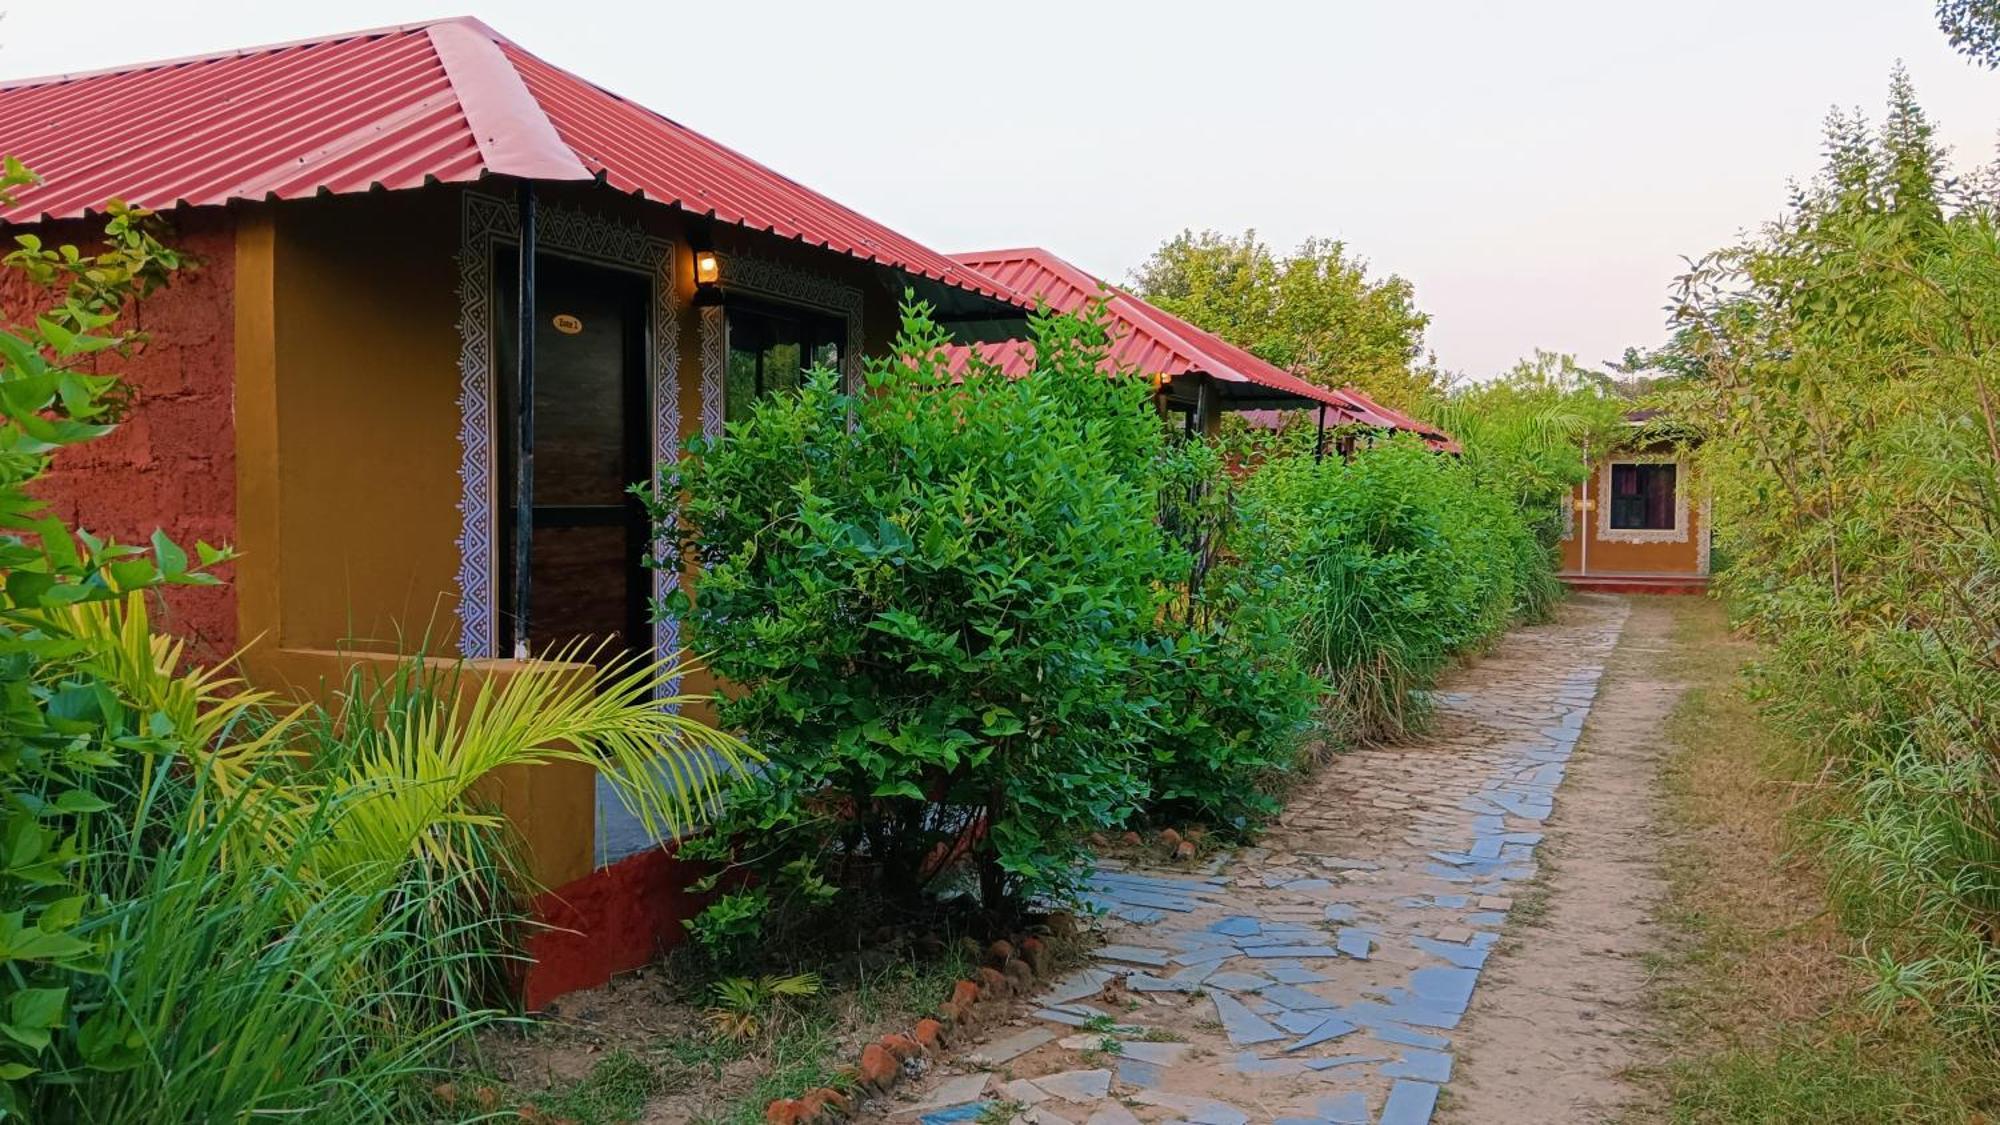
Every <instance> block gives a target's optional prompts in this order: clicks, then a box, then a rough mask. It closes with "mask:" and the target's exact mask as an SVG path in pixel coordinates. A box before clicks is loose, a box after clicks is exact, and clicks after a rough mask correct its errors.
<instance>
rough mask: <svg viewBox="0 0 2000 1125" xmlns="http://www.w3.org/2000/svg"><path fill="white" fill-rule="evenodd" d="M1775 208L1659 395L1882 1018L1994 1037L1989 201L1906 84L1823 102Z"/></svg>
mask: <svg viewBox="0 0 2000 1125" xmlns="http://www.w3.org/2000/svg"><path fill="white" fill-rule="evenodd" d="M1826 151H1827V162H1826V166H1825V169H1824V170H1823V171H1822V173H1821V174H1820V175H1819V176H1818V177H1817V178H1816V179H1815V180H1814V181H1812V182H1811V183H1809V184H1806V185H1804V186H1803V187H1801V188H1800V189H1799V190H1798V191H1797V192H1796V193H1795V196H1794V198H1793V200H1792V203H1791V207H1790V209H1789V210H1788V212H1787V213H1786V215H1785V216H1784V217H1783V218H1782V219H1780V220H1778V221H1777V222H1775V223H1773V224H1771V225H1770V226H1769V227H1767V228H1766V229H1764V230H1763V231H1762V232H1761V233H1760V234H1759V235H1758V236H1757V237H1755V238H1753V239H1751V240H1749V241H1747V242H1745V243H1744V244H1742V245H1739V246H1734V247H1730V248H1728V249H1725V250H1722V251H1719V252H1717V253H1715V254H1713V255H1710V256H1709V257H1707V258H1705V259H1703V260H1702V261H1700V262H1698V263H1697V264H1696V267H1695V268H1694V269H1693V270H1692V271H1691V272H1690V274H1689V275H1688V276H1687V277H1686V278H1685V279H1683V282H1682V290H1681V293H1680V297H1679V302H1678V305H1677V313H1676V316H1677V321H1678V324H1679V335H1678V338H1677V342H1676V349H1675V351H1676V355H1675V358H1676V360H1677V361H1678V362H1679V363H1680V364H1681V365H1682V366H1683V367H1684V368H1685V369H1687V370H1690V371H1692V372H1693V373H1694V374H1693V376H1692V377H1691V378H1690V379H1688V380H1687V384H1686V386H1685V387H1684V388H1682V389H1681V390H1680V391H1679V392H1677V402H1676V406H1677V409H1678V411H1679V413H1681V414H1682V415H1683V416H1684V417H1686V418H1687V419H1689V420H1691V421H1693V422H1695V423H1696V424H1698V425H1699V426H1700V427H1702V428H1703V430H1704V431H1705V432H1706V436H1707V441H1706V443H1705V444H1704V445H1703V447H1702V449H1703V452H1702V457H1703V467H1704V470H1705V471H1706V473H1707V474H1708V477H1709V479H1710V480H1711V481H1712V482H1713V483H1714V487H1715V490H1716V508H1717V514H1716V527H1717V529H1718V534H1719V535H1720V536H1721V537H1722V544H1723V547H1724V549H1725V550H1726V553H1727V554H1728V556H1729V557H1730V558H1731V559H1733V560H1734V562H1733V565H1732V566H1731V567H1730V568H1729V570H1728V571H1727V572H1726V573H1725V574H1724V575H1723V578H1722V588H1723V590H1724V592H1725V594H1726V595H1727V597H1728V598H1729V601H1730V604H1731V607H1732V609H1733V611H1734V613H1735V614H1736V615H1737V617H1738V618H1739V620H1740V621H1741V622H1742V623H1743V624H1744V625H1745V626H1746V627H1747V628H1748V629H1750V630H1751V631H1752V632H1753V633H1754V634H1755V635H1756V636H1757V637H1758V638H1759V639H1760V640H1762V641H1763V642H1764V645H1765V658H1764V659H1763V660H1762V661H1761V662H1760V664H1759V666H1758V668H1757V669H1756V673H1755V676H1754V684H1755V688H1756V692H1757V697H1758V699H1759V700H1760V702H1761V703H1762V704H1763V706H1764V707H1765V709H1766V711H1767V713H1768V714H1769V715H1770V716H1772V718H1773V719H1774V720H1775V721H1776V722H1777V724H1778V725H1779V726H1780V727H1781V728H1782V729H1783V730H1784V731H1785V732H1787V733H1788V734H1789V735H1790V736H1791V737H1793V738H1795V739H1796V740H1798V741H1799V743H1800V744H1801V745H1803V746H1804V747H1806V748H1807V750H1808V751H1809V752H1810V753H1811V754H1812V755H1814V756H1815V757H1816V758H1817V760H1819V761H1820V762H1822V763H1823V772H1822V775H1821V776H1822V778H1823V780H1824V784H1823V785H1821V786H1820V787H1819V789H1818V790H1817V792H1816V793H1815V794H1814V796H1813V800H1812V801H1811V802H1810V803H1809V805H1808V807H1809V809H1810V810H1811V812H1812V813H1813V814H1814V821H1815V823H1814V827H1815V828H1816V830H1817V831H1816V838H1817V839H1818V840H1819V842H1820V843H1821V844H1822V846H1823V847H1824V848H1825V849H1826V851H1827V854H1828V855H1829V856H1830V857H1831V859H1832V860H1833V862H1834V867H1835V872H1836V876H1837V880H1836V883H1837V887H1838V889H1839V890H1840V892H1841V895H1840V898H1841V901H1842V902H1843V904H1844V905H1845V906H1846V908H1847V909H1846V916H1847V918H1848V921H1849V922H1850V923H1851V924H1852V925H1854V926H1855V927H1857V928H1858V929H1859V930H1860V931H1861V932H1862V934H1863V936H1864V938H1865V940H1866V944H1867V946H1868V949H1869V950H1870V954H1869V957H1868V967H1869V969H1870V970H1871V972H1872V976H1873V979H1874V988H1873V991H1872V998H1873V1002H1874V1003H1875V1004H1876V1005H1877V1006H1878V1007H1879V1008H1881V1009H1882V1010H1884V1011H1889V1010H1898V1011H1905V1012H1911V1013H1916V1014H1918V1015H1919V1016H1920V1017H1923V1018H1935V1019H1937V1020H1939V1021H1942V1023H1943V1024H1944V1025H1945V1026H1946V1027H1948V1028H1950V1029H1952V1030H1953V1031H1957V1032H1969V1033H1972V1034H1975V1035H1977V1036H1979V1037H1981V1039H1982V1040H1983V1041H1986V1042H1989V1043H1990V1042H1991V1041H1992V1040H1993V1038H1994V1037H1995V1036H1996V1033H2000V734H1996V732H2000V721H1996V720H2000V657H1996V653H2000V579H1996V576H2000V477H1996V473H2000V411H1997V410H1996V400H1995V376H1996V370H1995V368H1994V365H1993V358H1992V357H1993V356H1994V355H1995V354H1996V353H1995V347H1996V344H2000V196H1996V194H1995V192H1994V190H1993V184H1994V183H1995V182H1996V181H1995V178H1994V177H1993V175H1992V174H1991V172H1990V170H1988V171H1985V172H1980V173H1975V174H1973V175H1969V176H1966V177H1964V178H1961V179H1953V178H1951V177H1949V176H1947V175H1946V173H1945V167H1944V160H1945V154H1944V152H1943V151H1942V150H1941V149H1940V148H1939V146H1938V145H1937V144H1936V143H1935V141H1934V140H1933V138H1932V126H1931V124H1930V123H1929V121H1928V120H1927V119H1926V117H1925V115H1924V114H1923V111H1922V110H1921V108H1920V107H1919V106H1918V104H1917V102H1916V99H1915V96H1914V93H1913V92H1912V90H1911V88H1910V86H1909V83H1908V81H1907V79H1906V78H1905V76H1904V75H1902V74H1901V73H1900V72H1898V73H1897V74H1896V75H1895V77H1894V79H1893V81H1892V84H1891V96H1890V105H1889V113H1888V116H1887V118H1886V120H1885V121H1884V122H1883V123H1882V124H1881V125H1880V126H1879V127H1876V126H1873V125H1871V124H1870V123H1869V122H1868V121H1866V120H1865V119H1861V118H1849V117H1847V116H1845V115H1840V114H1836V115H1835V116H1834V117H1833V118H1832V119H1831V124H1830V125H1829V128H1828V134H1827V144H1826Z"/></svg>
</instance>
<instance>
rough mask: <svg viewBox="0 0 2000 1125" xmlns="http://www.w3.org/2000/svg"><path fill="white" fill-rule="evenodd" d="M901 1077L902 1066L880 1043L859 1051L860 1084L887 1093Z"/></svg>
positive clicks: (871, 1044)
mask: <svg viewBox="0 0 2000 1125" xmlns="http://www.w3.org/2000/svg"><path fill="white" fill-rule="evenodd" d="M902 1076H903V1066H902V1064H901V1063H899V1062H897V1061H896V1056H894V1055H892V1054H890V1053H889V1052H888V1051H887V1050H885V1049H884V1048H883V1046H882V1045H881V1044H880V1043H870V1044H868V1045H867V1046H866V1047H863V1048H862V1049H861V1082H862V1084H863V1085H866V1086H868V1087H870V1088H871V1089H876V1090H882V1091H887V1090H888V1089H890V1088H891V1087H893V1086H894V1085H895V1084H896V1081H897V1079H899V1078H901V1077H902Z"/></svg>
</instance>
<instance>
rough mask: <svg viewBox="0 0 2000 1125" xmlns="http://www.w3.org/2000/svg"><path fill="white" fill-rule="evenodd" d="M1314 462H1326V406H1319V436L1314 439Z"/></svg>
mask: <svg viewBox="0 0 2000 1125" xmlns="http://www.w3.org/2000/svg"><path fill="white" fill-rule="evenodd" d="M1313 460H1314V461H1315V462H1318V461H1324V460H1326V404H1325V403H1323V402H1322V403H1320V404H1319V436H1318V437H1316V438H1314V439H1313Z"/></svg>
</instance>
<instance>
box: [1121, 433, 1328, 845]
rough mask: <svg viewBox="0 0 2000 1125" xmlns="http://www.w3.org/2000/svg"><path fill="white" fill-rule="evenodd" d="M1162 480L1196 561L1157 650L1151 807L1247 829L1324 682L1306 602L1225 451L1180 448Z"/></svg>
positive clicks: (1151, 671) (1272, 792)
mask: <svg viewBox="0 0 2000 1125" xmlns="http://www.w3.org/2000/svg"><path fill="white" fill-rule="evenodd" d="M1159 477H1160V481H1161V491H1162V503H1161V508H1162V512H1163V523H1164V524H1165V525H1166V526H1167V528H1168V529H1169V531H1170V533H1171V534H1172V535H1173V537H1174V539H1175V541H1176V542H1177V543H1179V544H1180V546H1181V547H1182V550H1183V551H1184V552H1185V553H1186V554H1187V555H1188V561H1189V564H1190V565H1189V567H1188V574H1189V578H1188V581H1187V582H1186V584H1185V587H1184V589H1183V590H1182V592H1181V594H1180V596H1179V597H1178V598H1176V599H1175V601H1174V603H1173V604H1172V605H1171V606H1170V607H1169V609H1168V611H1167V613H1166V614H1165V616H1164V617H1163V618H1162V619H1161V622H1160V625H1159V628H1158V629H1157V630H1156V632H1155V635H1154V636H1153V637H1152V638H1151V639H1150V640H1149V641H1148V642H1147V644H1146V648H1145V656H1146V657H1147V658H1148V660H1147V664H1146V666H1145V677H1146V678H1145V683H1146V685H1147V690H1148V691H1149V692H1150V693H1151V695H1152V696H1153V697H1154V698H1155V699H1156V700H1158V702H1159V706H1158V707H1157V708H1155V709H1154V712H1153V715H1154V718H1153V730H1152V732H1151V734H1150V736H1149V737H1148V739H1147V743H1146V750H1147V761H1148V762H1149V764H1150V773H1149V776H1148V789H1149V797H1148V815H1149V817H1151V818H1152V819H1155V820H1162V821H1174V822H1182V821H1187V820H1196V821H1202V822H1207V823H1211V824H1218V825H1226V826H1233V827H1236V828H1245V827H1248V826H1250V825H1252V824H1253V823H1255V822H1256V821H1258V820H1260V819H1262V818H1264V817H1266V816H1268V815H1270V814H1272V813H1274V812H1276V811H1277V795H1278V793H1279V792H1280V791H1281V784H1280V783H1281V782H1282V780H1283V778H1284V776H1285V775H1286V774H1287V773H1289V772H1290V771H1291V770H1292V768H1293V767H1294V766H1295V765H1296V764H1297V759H1298V747H1299V742H1300V740H1301V738H1302V737H1303V736H1304V734H1305V732H1306V730H1307V729H1308V726H1309V723H1310V720H1311V717H1312V712H1313V705H1314V703H1315V702H1316V701H1317V700H1318V697H1319V694H1320V684H1319V682H1318V681H1317V680H1315V679H1314V678H1313V676H1312V675H1311V673H1310V672H1309V671H1308V670H1307V668H1306V666H1305V664H1304V663H1303V662H1302V661H1301V660H1300V658H1299V648H1298V646H1297V645H1296V644H1294V643H1293V641H1292V637H1293V634H1294V632H1295V630H1296V629H1297V627H1298V613H1299V607H1298V605H1297V603H1296V602H1294V601H1293V600H1292V599H1291V598H1289V597H1288V596H1287V591H1286V586H1285V581H1284V578H1285V572H1284V568H1283V566H1282V565H1281V563H1280V561H1279V560H1278V559H1277V558H1276V557H1275V556H1274V554H1273V552H1272V551H1271V549H1270V534H1269V528H1268V527H1267V526H1266V522H1265V518H1264V513H1263V511H1262V510H1261V509H1260V508H1258V507H1256V506H1255V505H1253V504H1252V503H1251V501H1250V497H1249V496H1248V495H1246V494H1245V492H1244V490H1243V489H1242V488H1241V486H1240V485H1239V484H1238V483H1237V482H1236V480H1235V479H1234V478H1232V477H1231V476H1230V475H1229V474H1228V473H1227V472H1225V471H1224V465H1223V455H1222V453H1221V452H1220V451H1219V450H1218V449H1217V448H1216V447H1215V446H1213V445H1210V444H1208V443H1205V442H1190V443H1184V444H1180V445H1177V446H1176V447H1175V448H1174V449H1173V450H1171V451H1170V452H1169V453H1168V454H1167V455H1166V456H1165V458H1164V460H1163V465H1162V470H1161V472H1160V474H1159Z"/></svg>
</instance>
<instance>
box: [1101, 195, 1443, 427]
mask: <svg viewBox="0 0 2000 1125" xmlns="http://www.w3.org/2000/svg"><path fill="white" fill-rule="evenodd" d="M1131 283H1132V286H1133V288H1134V289H1135V290H1136V291H1137V292H1138V293H1139V295H1140V296H1143V297H1144V298H1146V299H1147V300H1148V301H1151V302H1153V303H1154V304H1156V305H1158V306H1160V307H1161V308H1163V309H1165V310H1166V311H1168V312H1170V313H1173V314H1174V315H1175V316H1178V317H1182V318H1184V319H1186V320H1189V321H1192V322H1193V323H1194V324H1196V325H1197V326H1199V327H1201V328H1205V329H1207V330H1208V331H1210V332H1213V333H1215V334H1216V335H1218V336H1221V337H1222V338H1223V339H1225V340H1228V341H1229V342H1231V343H1233V344H1236V345H1237V346H1239V347H1243V348H1247V349H1249V350H1250V351H1251V352H1253V353H1255V354H1256V355H1257V356H1258V357H1259V358H1261V359H1264V360H1267V361H1269V362H1271V363H1274V364H1276V365H1278V366H1279V367H1283V368H1286V369H1288V370H1291V371H1294V372H1296V373H1297V374H1298V375H1300V376H1301V377H1303V378H1305V379H1308V380H1310V381H1312V382H1314V383H1318V384H1320V385H1321V386H1326V387H1339V386H1344V385H1347V384H1353V385H1355V386H1358V387H1360V388H1361V389H1362V390H1364V391H1366V392H1368V393H1369V394H1371V395H1376V396H1378V397H1380V398H1382V399H1384V400H1385V401H1387V402H1390V403H1392V404H1395V405H1399V406H1412V405H1415V404H1416V403H1417V402H1418V401H1419V400H1421V399H1422V398H1424V397H1425V396H1426V395H1428V394H1429V393H1431V392H1433V391H1435V390H1436V389H1437V387H1438V383H1439V379H1438V374H1437V369H1436V366H1435V365H1434V364H1433V363H1432V361H1431V359H1430V356H1429V354H1428V353H1427V352H1426V351H1425V350H1424V329H1425V328H1426V327H1428V326H1429V324H1430V316H1429V314H1427V313H1424V312H1422V311H1420V310H1419V309H1418V308H1417V306H1416V290H1415V288H1414V287H1413V286H1411V284H1410V283H1409V282H1408V281H1406V280H1404V279H1403V278H1400V277H1397V276H1395V275H1394V274H1391V275H1390V276H1388V277H1386V278H1383V279H1381V280H1370V279H1369V277H1368V263H1367V262H1366V261H1365V260H1363V259H1361V258H1358V257H1350V256H1349V255H1348V253H1347V246H1346V244H1345V243H1342V242H1339V241H1336V240H1332V239H1323V238H1308V239H1306V240H1305V241H1304V242H1303V243H1300V244H1299V248H1298V249H1297V250H1296V251H1294V252H1293V253H1292V254H1291V255H1290V256H1288V257H1281V256H1279V255H1278V254H1276V253H1275V252H1273V251H1272V249H1271V247H1270V246H1269V245H1267V244H1266V243H1264V242H1262V241H1260V240H1259V239H1258V237H1257V232H1256V231H1254V230H1249V231H1245V232H1244V233H1243V235H1242V237H1240V238H1232V237H1229V236H1227V235H1223V234H1220V233H1218V232H1216V231H1212V230H1211V231H1202V232H1201V233H1200V234H1196V233H1194V232H1193V231H1187V230H1184V231H1182V232H1181V233H1179V234H1177V235H1175V236H1174V237H1172V238H1170V239H1168V240H1167V241H1165V242H1163V243H1161V244H1160V248H1159V249H1158V250H1155V251H1154V252H1153V255H1152V257H1150V258H1148V259H1147V260H1146V262H1145V264H1144V265H1142V266H1140V267H1139V268H1138V269H1137V270H1135V271H1133V274H1132V278H1131Z"/></svg>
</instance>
